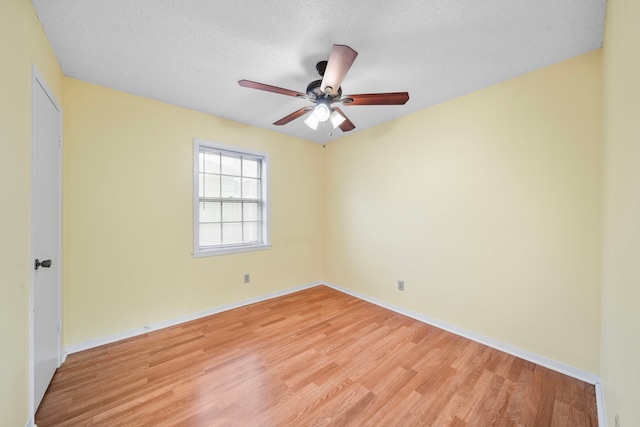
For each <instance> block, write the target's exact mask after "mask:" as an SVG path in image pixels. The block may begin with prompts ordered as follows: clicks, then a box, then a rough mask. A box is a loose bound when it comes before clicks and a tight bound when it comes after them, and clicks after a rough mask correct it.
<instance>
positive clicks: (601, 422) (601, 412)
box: [596, 383, 607, 427]
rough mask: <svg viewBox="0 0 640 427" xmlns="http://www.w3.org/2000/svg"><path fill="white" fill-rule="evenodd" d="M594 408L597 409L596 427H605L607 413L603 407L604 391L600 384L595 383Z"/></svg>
mask: <svg viewBox="0 0 640 427" xmlns="http://www.w3.org/2000/svg"><path fill="white" fill-rule="evenodd" d="M596 407H597V408H598V427H607V411H606V410H605V407H604V391H603V390H602V384H601V383H596Z"/></svg>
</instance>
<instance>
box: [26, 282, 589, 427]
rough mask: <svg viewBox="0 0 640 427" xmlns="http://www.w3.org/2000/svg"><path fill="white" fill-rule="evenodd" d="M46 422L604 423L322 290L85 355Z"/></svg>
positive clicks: (538, 385) (544, 373) (58, 390)
mask: <svg viewBox="0 0 640 427" xmlns="http://www.w3.org/2000/svg"><path fill="white" fill-rule="evenodd" d="M36 422H37V424H38V426H39V427H47V426H74V427H77V426H88V425H102V426H346V425H349V426H431V425H433V426H456V427H459V426H536V427H538V426H596V425H597V415H596V402H595V391H594V387H593V386H591V385H589V384H586V383H584V382H581V381H578V380H576V379H573V378H570V377H567V376H565V375H562V374H559V373H557V372H554V371H551V370H549V369H546V368H543V367H541V366H538V365H535V364H533V363H530V362H527V361H524V360H522V359H518V358H516V357H513V356H510V355H508V354H506V353H502V352H500V351H497V350H494V349H492V348H489V347H486V346H484V345H481V344H478V343H476V342H473V341H470V340H468V339H465V338H461V337H459V336H456V335H454V334H451V333H448V332H445V331H443V330H440V329H437V328H435V327H432V326H429V325H426V324H424V323H421V322H418V321H416V320H413V319H411V318H408V317H405V316H402V315H400V314H397V313H394V312H392V311H389V310H386V309H384V308H381V307H378V306H376V305H373V304H370V303H368V302H365V301H361V300H359V299H357V298H353V297H351V296H349V295H346V294H343V293H341V292H338V291H336V290H334V289H331V288H328V287H325V286H318V287H314V288H311V289H307V290H304V291H300V292H296V293H294V294H290V295H285V296H282V297H279V298H276V299H272V300H269V301H265V302H261V303H257V304H253V305H250V306H246V307H242V308H238V309H235V310H231V311H227V312H224V313H220V314H216V315H213V316H209V317H206V318H202V319H199V320H195V321H192V322H189V323H185V324H182V325H179V326H175V327H172V328H168V329H164V330H161V331H156V332H152V333H148V334H146V335H143V336H139V337H135V338H131V339H128V340H124V341H121V342H118V343H114V344H109V345H105V346H102V347H98V348H94V349H91V350H87V351H84V352H80V353H75V354H72V355H70V356H69V357H68V358H67V361H66V362H65V363H64V364H63V365H62V366H61V367H60V368H59V369H58V371H57V372H56V374H55V376H54V378H53V381H52V383H51V385H50V387H49V389H48V391H47V393H46V394H45V397H44V400H43V402H42V404H41V405H40V408H39V409H38V412H37V413H36Z"/></svg>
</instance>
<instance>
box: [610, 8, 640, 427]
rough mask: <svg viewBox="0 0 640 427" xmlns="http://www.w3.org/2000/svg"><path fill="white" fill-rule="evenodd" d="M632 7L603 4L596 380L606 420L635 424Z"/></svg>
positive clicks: (636, 196)
mask: <svg viewBox="0 0 640 427" xmlns="http://www.w3.org/2000/svg"><path fill="white" fill-rule="evenodd" d="M639 21H640V2H638V1H637V0H609V1H608V2H607V21H606V26H605V41H604V52H605V54H604V76H605V79H604V88H605V97H604V158H605V163H604V182H605V186H604V236H603V237H604V239H603V240H604V250H603V255H604V256H603V260H604V262H603V282H602V302H603V304H602V307H603V308H602V315H603V323H602V324H603V328H602V377H603V384H604V395H605V398H606V405H605V406H606V409H607V418H608V420H609V425H610V426H611V427H614V426H615V424H614V417H615V415H616V414H619V417H620V426H621V427H627V426H640V405H639V403H640V391H638V390H639V388H638V384H639V383H640V307H639V303H640V81H639V78H640V26H638V22H639Z"/></svg>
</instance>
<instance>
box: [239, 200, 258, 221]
mask: <svg viewBox="0 0 640 427" xmlns="http://www.w3.org/2000/svg"><path fill="white" fill-rule="evenodd" d="M242 206H243V209H244V212H243V216H242V220H243V221H258V220H259V219H260V217H259V216H258V213H259V212H260V211H259V210H258V207H259V205H258V204H257V203H243V204H242Z"/></svg>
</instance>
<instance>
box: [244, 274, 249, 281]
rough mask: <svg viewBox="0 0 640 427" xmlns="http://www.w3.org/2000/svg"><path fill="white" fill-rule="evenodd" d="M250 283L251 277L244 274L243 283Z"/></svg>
mask: <svg viewBox="0 0 640 427" xmlns="http://www.w3.org/2000/svg"><path fill="white" fill-rule="evenodd" d="M249 282H251V275H250V274H245V275H244V283H249Z"/></svg>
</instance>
